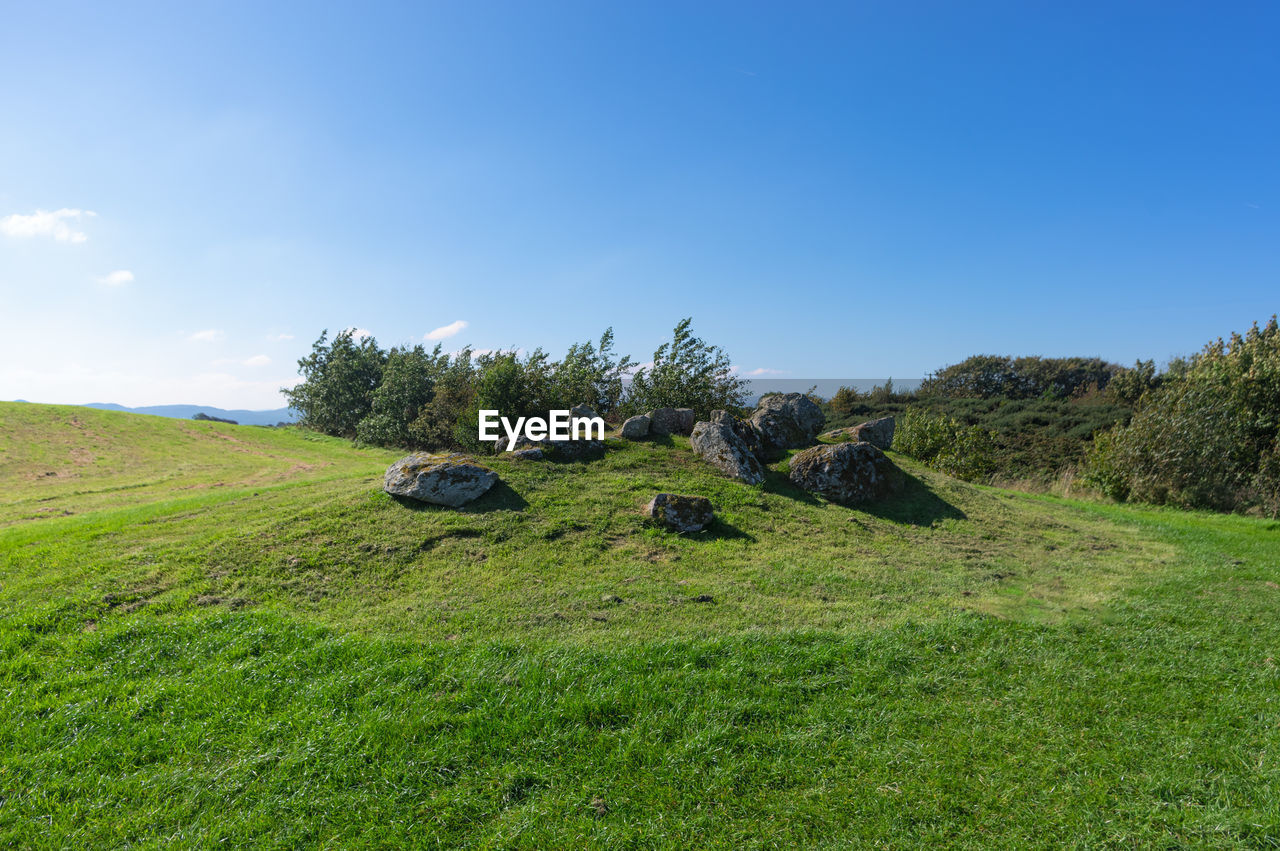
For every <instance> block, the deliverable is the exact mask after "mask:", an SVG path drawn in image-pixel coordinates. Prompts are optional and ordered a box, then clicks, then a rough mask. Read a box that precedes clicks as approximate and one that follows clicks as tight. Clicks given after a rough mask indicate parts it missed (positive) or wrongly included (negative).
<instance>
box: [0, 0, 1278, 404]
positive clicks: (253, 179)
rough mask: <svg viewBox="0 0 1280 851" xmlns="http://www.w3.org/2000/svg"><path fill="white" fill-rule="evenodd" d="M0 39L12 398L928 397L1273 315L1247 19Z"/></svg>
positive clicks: (17, 14) (655, 23)
mask: <svg viewBox="0 0 1280 851" xmlns="http://www.w3.org/2000/svg"><path fill="white" fill-rule="evenodd" d="M2 19H3V23H2V24H0V74H2V75H3V80H4V85H3V86H0V399H12V398H25V399H29V400H31V401H40V402H89V401H114V402H120V403H123V404H129V405H142V404H161V403H178V402H191V403H199V404H208V405H218V406H222V407H255V408H268V407H277V406H279V405H282V404H283V401H282V400H281V398H280V397H279V395H278V393H277V390H278V388H279V387H280V386H281V385H283V384H287V383H292V382H293V381H295V380H296V360H297V358H298V357H299V356H301V355H302V354H303V353H305V352H306V351H307V350H308V348H309V346H310V343H311V341H312V340H314V339H315V337H316V336H317V335H318V333H319V332H320V330H321V329H324V328H329V329H331V330H333V329H339V328H343V327H348V326H354V327H359V328H364V329H369V330H370V331H371V332H372V333H373V334H374V335H375V336H376V337H377V338H378V340H379V341H380V342H381V343H383V344H384V345H390V344H400V343H410V342H421V341H422V340H423V338H424V337H425V336H427V335H428V334H430V333H431V332H433V331H435V330H436V329H443V330H441V331H439V333H437V334H436V336H437V337H438V338H440V339H442V340H443V341H444V343H445V345H446V346H447V347H449V348H456V347H460V346H461V345H462V344H463V343H471V344H473V345H474V346H477V347H481V348H494V347H500V346H519V347H524V348H532V347H534V346H538V345H541V346H543V347H544V348H546V349H548V350H549V351H551V352H552V353H553V354H559V353H561V352H563V350H564V348H565V347H566V346H567V345H568V344H569V343H571V342H573V341H576V340H583V339H587V338H594V337H596V336H598V335H599V333H600V331H602V330H603V329H604V328H605V327H607V326H613V327H614V329H615V330H616V333H617V339H618V345H619V347H620V348H621V349H622V350H623V351H626V352H629V353H632V354H634V355H636V356H638V357H640V359H641V360H645V359H647V358H648V355H649V353H651V352H652V351H653V349H654V347H655V346H656V345H657V344H658V343H660V342H661V341H662V340H663V339H665V338H666V337H667V336H668V335H669V332H670V329H671V327H672V326H673V325H674V324H675V323H676V321H677V320H679V319H680V318H681V317H684V316H692V317H693V318H694V328H695V331H697V332H698V333H699V334H700V335H701V336H703V337H704V338H705V339H707V340H709V341H711V342H714V343H717V344H719V345H722V346H723V347H724V348H725V349H727V350H728V351H729V353H730V354H731V355H732V356H733V358H734V361H735V363H737V364H738V365H739V367H740V368H741V370H742V371H743V372H745V373H752V372H756V371H761V370H764V371H777V372H776V374H779V375H784V376H787V377H815V378H819V377H846V376H847V377H883V376H890V375H892V376H897V377H916V376H920V375H923V374H925V373H927V372H929V371H930V370H933V369H936V368H938V367H940V366H942V365H944V364H947V363H953V362H955V361H957V360H960V359H962V358H964V357H966V356H967V355H970V354H975V353H979V352H983V353H1000V354H1042V355H1072V354H1082V355H1099V356H1102V357H1104V358H1108V359H1111V360H1115V361H1119V362H1125V363H1128V362H1132V361H1133V360H1134V359H1135V358H1138V357H1144V358H1145V357H1153V358H1155V359H1156V360H1157V361H1162V360H1164V359H1166V358H1168V357H1169V356H1170V355H1174V354H1182V353H1189V352H1191V351H1194V350H1196V349H1198V348H1199V347H1200V346H1201V345H1202V344H1203V343H1205V342H1206V341H1208V340H1209V339H1211V338H1213V337H1217V336H1219V335H1225V334H1227V333H1229V332H1230V331H1232V330H1243V329H1245V328H1246V327H1247V326H1248V325H1249V324H1250V323H1251V322H1253V321H1254V320H1263V319H1265V318H1267V317H1269V316H1270V315H1271V314H1272V313H1273V312H1275V311H1276V310H1277V309H1280V276H1278V275H1277V270H1278V269H1280V47H1278V45H1280V4H1276V3H1274V2H1256V3H1207V2H1195V3H1180V2H1168V1H1167V0H1162V2H1150V3H1124V2H1120V3H1116V2H1105V3H1061V2H1057V3H1049V2H1028V1H1027V0H1017V2H1008V3H988V2H972V3H956V2H945V3H898V2H875V3H870V2H861V3H859V2H845V3H838V4H830V5H825V4H802V3H795V2H788V3H774V4H763V3H749V2H742V0H738V1H737V2H732V3H727V2H726V3H713V2H696V3H689V2H673V3H651V2H643V3H641V2H633V3H609V2H599V0H585V1H584V2H580V3H559V2H534V3H528V2H511V3H501V4H494V3H485V2H475V0H467V2H451V3H438V4H436V3H408V4H403V5H395V4H375V3H367V2H362V3H350V4H344V5H327V6H326V5H325V4H319V3H296V4H295V3H267V2H261V0H259V1H258V2H248V3H236V2H217V3H198V2H182V3H175V2H167V0H166V2H162V3H155V4H147V5H143V4H132V3H101V2H97V3H87V2H86V3H61V2H54V1H53V0H42V2H39V3H8V4H5V7H4V10H3V15H2ZM459 329H460V330H459ZM450 331H455V332H456V333H453V334H451V335H449V332H450ZM771 374H772V373H771Z"/></svg>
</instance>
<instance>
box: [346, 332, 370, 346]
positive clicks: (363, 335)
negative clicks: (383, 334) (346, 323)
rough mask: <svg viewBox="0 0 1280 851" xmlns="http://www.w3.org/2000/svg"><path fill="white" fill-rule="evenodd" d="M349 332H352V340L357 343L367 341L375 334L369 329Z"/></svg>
mask: <svg viewBox="0 0 1280 851" xmlns="http://www.w3.org/2000/svg"><path fill="white" fill-rule="evenodd" d="M347 331H348V332H350V334H351V339H353V340H355V341H356V342H357V343H359V342H360V341H361V340H367V339H368V338H370V337H372V336H373V332H372V331H370V330H369V329H368V328H348V329H347Z"/></svg>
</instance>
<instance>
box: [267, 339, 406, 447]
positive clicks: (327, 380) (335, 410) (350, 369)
mask: <svg viewBox="0 0 1280 851" xmlns="http://www.w3.org/2000/svg"><path fill="white" fill-rule="evenodd" d="M328 334H329V332H328V331H327V330H326V331H322V332H321V333H320V338H319V339H318V340H316V341H315V343H313V344H312V346H311V354H310V355H308V356H307V357H305V358H302V359H301V360H299V361H298V370H299V372H300V373H301V374H302V383H300V384H298V385H297V386H296V387H293V388H292V389H289V388H285V389H284V390H283V392H284V395H285V397H286V398H287V399H288V400H289V404H290V406H292V407H293V408H294V409H296V410H297V411H298V412H299V413H300V414H301V417H300V418H299V420H298V423H299V425H302V426H304V427H306V428H310V429H315V430H316V431H320V432H324V433H325V434H332V435H337V436H339V437H355V435H356V428H357V426H359V424H360V421H361V420H363V419H364V418H365V417H366V416H368V415H369V412H370V411H371V410H372V408H373V393H374V391H375V390H376V389H377V388H378V384H379V383H380V382H381V381H382V370H383V367H384V366H385V364H386V361H387V356H386V354H385V353H384V352H383V351H382V350H381V349H379V348H378V343H377V341H376V340H374V339H373V337H365V338H363V339H362V340H359V341H357V340H356V339H355V338H354V337H353V336H352V332H351V331H350V330H346V331H342V332H340V333H338V334H337V335H336V336H335V337H334V338H333V342H332V343H326V340H327V337H328Z"/></svg>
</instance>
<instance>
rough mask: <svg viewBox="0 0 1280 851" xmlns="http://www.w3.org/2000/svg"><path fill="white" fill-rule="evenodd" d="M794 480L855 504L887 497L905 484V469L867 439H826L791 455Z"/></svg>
mask: <svg viewBox="0 0 1280 851" xmlns="http://www.w3.org/2000/svg"><path fill="white" fill-rule="evenodd" d="M789 476H790V478H791V481H793V482H795V483H796V484H797V485H799V486H800V487H802V488H804V489H805V490H807V491H810V492H812V493H817V494H821V495H822V496H825V497H826V498H827V499H829V500H831V501H832V502H840V503H845V504H847V505H852V504H855V503H859V502H866V501H867V500H873V499H884V498H885V497H888V496H892V495H893V494H896V493H901V492H902V488H903V483H904V480H903V475H902V471H901V470H899V469H898V467H897V465H895V464H894V463H893V462H892V461H890V460H889V458H888V456H887V455H885V454H884V453H883V452H881V451H880V450H879V449H877V448H876V447H875V446H873V445H871V444H870V443H866V442H865V441H864V442H862V443H834V444H831V443H824V444H822V445H821V446H814V447H811V448H809V449H806V450H804V451H803V452H798V453H796V454H795V455H793V456H791V468H790V473H789Z"/></svg>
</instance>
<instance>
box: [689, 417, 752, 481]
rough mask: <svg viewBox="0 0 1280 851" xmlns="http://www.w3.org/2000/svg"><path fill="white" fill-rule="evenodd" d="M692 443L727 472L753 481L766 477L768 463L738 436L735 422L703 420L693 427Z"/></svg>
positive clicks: (704, 458)
mask: <svg viewBox="0 0 1280 851" xmlns="http://www.w3.org/2000/svg"><path fill="white" fill-rule="evenodd" d="M689 445H690V446H692V447H693V452H694V454H695V455H697V456H698V457H699V458H701V459H703V460H704V461H706V462H707V463H709V464H711V465H712V466H713V467H715V468H716V469H717V470H719V471H720V472H722V473H724V474H725V475H728V476H732V477H733V478H735V479H738V480H739V481H742V482H746V483H747V484H749V485H758V484H760V482H763V481H764V465H762V464H761V463H760V461H759V459H757V458H756V456H755V455H753V454H752V453H751V450H750V449H748V448H747V444H746V443H745V442H743V440H742V438H740V437H738V435H737V433H736V432H735V431H734V430H733V425H732V424H730V423H726V422H724V421H721V422H700V423H698V424H697V425H695V426H694V427H693V436H692V437H690V438H689Z"/></svg>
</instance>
